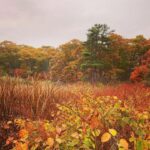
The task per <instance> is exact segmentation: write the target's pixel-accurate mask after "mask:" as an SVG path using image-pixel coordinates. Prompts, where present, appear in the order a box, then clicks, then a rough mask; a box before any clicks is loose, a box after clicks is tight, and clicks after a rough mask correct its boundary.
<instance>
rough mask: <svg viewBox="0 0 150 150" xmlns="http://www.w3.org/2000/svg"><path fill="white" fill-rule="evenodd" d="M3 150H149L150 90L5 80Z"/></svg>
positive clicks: (0, 87)
mask: <svg viewBox="0 0 150 150" xmlns="http://www.w3.org/2000/svg"><path fill="white" fill-rule="evenodd" d="M0 100H1V101H0V102H1V105H0V107H1V109H0V111H1V118H2V119H1V123H0V147H1V149H2V150H9V149H13V150H28V149H29V150H30V149H31V150H44V149H46V150H49V149H50V150H56V149H58V150H78V149H81V150H94V149H96V150H118V149H119V150H128V149H131V150H132V149H133V150H148V149H150V134H149V133H150V126H149V123H150V122H149V121H150V113H149V106H150V105H149V103H150V89H149V88H148V87H145V86H143V85H140V84H122V85H116V86H103V85H97V86H92V85H90V84H83V83H80V84H75V85H53V84H50V83H47V82H46V83H45V82H42V81H23V80H19V79H10V78H8V79H1V82H0Z"/></svg>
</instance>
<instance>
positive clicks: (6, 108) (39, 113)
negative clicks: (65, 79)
mask: <svg viewBox="0 0 150 150" xmlns="http://www.w3.org/2000/svg"><path fill="white" fill-rule="evenodd" d="M86 94H91V95H93V96H95V97H98V96H117V97H118V98H120V99H122V100H125V101H128V103H129V104H130V105H132V106H133V107H135V108H137V109H138V110H141V111H144V110H145V109H148V107H149V106H150V88H147V87H144V86H143V85H140V84H134V85H133V84H122V85H118V86H103V85H101V86H92V85H90V84H84V83H80V84H73V85H58V84H53V83H49V82H46V81H44V82H43V81H34V80H32V81H24V80H21V79H17V78H16V79H12V78H9V77H8V78H4V79H2V78H1V79H0V118H1V119H6V118H9V117H18V116H21V117H25V118H36V119H37V118H45V119H52V116H51V112H53V111H57V110H56V107H55V106H56V103H62V102H66V101H71V100H75V99H76V100H77V99H78V100H80V99H82V96H83V95H86Z"/></svg>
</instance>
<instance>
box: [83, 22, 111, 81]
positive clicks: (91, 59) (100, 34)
mask: <svg viewBox="0 0 150 150" xmlns="http://www.w3.org/2000/svg"><path fill="white" fill-rule="evenodd" d="M112 32H113V31H110V28H109V27H108V26H107V25H106V24H95V25H94V26H93V27H92V28H90V29H89V30H88V34H87V41H86V42H85V47H86V49H85V50H84V52H83V63H82V64H81V68H82V69H83V70H84V71H86V73H87V77H86V78H88V79H89V80H91V81H92V82H96V81H98V80H101V81H103V80H104V75H105V71H106V70H108V69H109V68H110V66H111V64H109V62H108V61H107V59H106V57H107V54H108V53H109V52H110V51H111V49H110V47H109V45H110V43H111V40H110V38H109V35H110V34H111V33H112Z"/></svg>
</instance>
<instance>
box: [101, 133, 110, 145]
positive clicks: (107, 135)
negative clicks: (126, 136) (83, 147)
mask: <svg viewBox="0 0 150 150" xmlns="http://www.w3.org/2000/svg"><path fill="white" fill-rule="evenodd" d="M110 139H111V134H109V133H108V132H105V133H104V134H103V135H102V137H101V142H102V143H104V142H107V141H109V140H110Z"/></svg>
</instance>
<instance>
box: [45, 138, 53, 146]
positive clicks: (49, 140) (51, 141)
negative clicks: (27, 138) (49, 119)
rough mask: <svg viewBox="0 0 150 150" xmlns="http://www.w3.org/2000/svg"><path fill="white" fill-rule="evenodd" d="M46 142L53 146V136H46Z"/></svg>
mask: <svg viewBox="0 0 150 150" xmlns="http://www.w3.org/2000/svg"><path fill="white" fill-rule="evenodd" d="M46 144H47V145H48V146H50V147H53V145H54V139H53V138H51V137H50V138H48V139H47V141H46Z"/></svg>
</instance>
